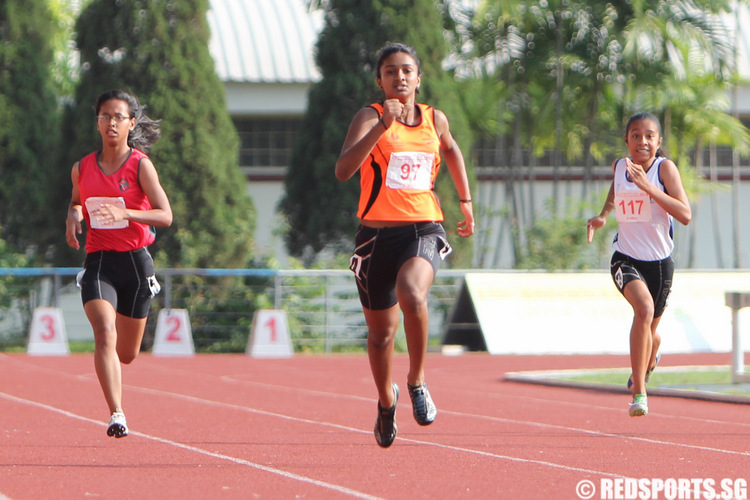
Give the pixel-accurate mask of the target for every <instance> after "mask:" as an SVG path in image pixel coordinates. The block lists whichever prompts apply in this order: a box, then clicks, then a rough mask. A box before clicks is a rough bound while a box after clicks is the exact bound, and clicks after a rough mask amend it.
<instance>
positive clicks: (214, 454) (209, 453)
mask: <svg viewBox="0 0 750 500" xmlns="http://www.w3.org/2000/svg"><path fill="white" fill-rule="evenodd" d="M0 397H3V398H5V399H8V400H11V401H15V402H17V403H21V404H25V405H29V406H35V407H37V408H41V409H43V410H47V411H51V412H53V413H59V414H61V415H64V416H66V417H68V418H73V419H76V420H81V421H83V422H87V423H90V424H95V425H97V426H100V427H106V426H107V424H105V423H103V422H99V421H98V420H94V419H91V418H88V417H84V416H83V415H78V414H76V413H73V412H70V411H68V410H63V409H62V408H56V407H54V406H50V405H47V404H44V403H39V402H37V401H32V400H29V399H24V398H19V397H17V396H13V395H12V394H7V393H4V392H0ZM130 436H138V437H142V438H144V439H149V440H151V441H156V442H158V443H162V444H166V445H169V446H174V447H176V448H181V449H183V450H188V451H192V452H194V453H198V454H201V455H205V456H208V457H212V458H217V459H220V460H226V461H229V462H232V463H234V464H237V465H245V466H247V467H252V468H253V469H258V470H261V471H263V472H269V473H271V474H276V475H278V476H282V477H284V478H287V479H293V480H295V481H300V482H302V483H307V484H312V485H314V486H319V487H321V488H326V489H329V490H333V491H336V492H339V493H343V494H345V495H349V496H352V497H355V498H364V499H368V500H382V499H381V498H380V497H376V496H373V495H369V494H367V493H363V492H361V491H356V490H352V489H350V488H346V487H344V486H339V485H337V484H332V483H327V482H325V481H320V480H318V479H312V478H309V477H306V476H301V475H299V474H294V473H292V472H287V471H283V470H281V469H276V468H274V467H269V466H267V465H263V464H259V463H255V462H251V461H249V460H245V459H242V458H237V457H232V456H229V455H224V454H223V453H217V452H213V451H208V450H204V449H202V448H198V447H197V446H191V445H189V444H185V443H180V442H177V441H172V440H170V439H165V438H162V437H159V436H153V435H151V434H145V433H143V432H137V431H136V432H134V431H131V432H130ZM0 500H3V499H2V497H0Z"/></svg>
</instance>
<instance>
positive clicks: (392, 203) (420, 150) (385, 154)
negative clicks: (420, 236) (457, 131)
mask: <svg viewBox="0 0 750 500" xmlns="http://www.w3.org/2000/svg"><path fill="white" fill-rule="evenodd" d="M416 106H417V107H418V108H419V111H420V116H421V120H420V123H419V124H417V125H413V126H411V125H406V124H404V123H401V122H400V121H398V120H396V121H394V122H393V123H392V124H391V126H390V128H388V130H387V131H386V132H385V133H384V134H383V136H382V137H381V138H380V140H379V141H378V143H377V144H376V145H375V147H374V148H373V150H372V152H371V153H370V155H369V156H368V157H367V159H366V160H365V161H364V163H363V164H362V166H361V167H360V187H361V193H360V196H359V208H358V211H357V216H358V217H359V218H360V219H361V220H365V221H367V220H370V221H404V222H420V221H435V222H441V221H442V220H443V211H442V209H441V208H440V202H439V201H438V199H437V196H436V194H435V179H436V178H437V174H438V170H439V169H440V139H439V137H438V133H437V130H436V128H435V110H434V109H433V108H432V107H430V106H427V105H426V104H419V103H417V104H416ZM370 107H371V108H373V109H375V110H376V111H377V112H378V115H380V116H382V114H383V106H382V105H381V104H379V103H375V104H371V105H370Z"/></svg>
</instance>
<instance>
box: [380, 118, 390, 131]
mask: <svg viewBox="0 0 750 500" xmlns="http://www.w3.org/2000/svg"><path fill="white" fill-rule="evenodd" d="M378 121H379V122H380V123H381V125H383V128H384V129H386V130H388V125H386V124H385V120H383V117H382V116H381V117H380V120H378Z"/></svg>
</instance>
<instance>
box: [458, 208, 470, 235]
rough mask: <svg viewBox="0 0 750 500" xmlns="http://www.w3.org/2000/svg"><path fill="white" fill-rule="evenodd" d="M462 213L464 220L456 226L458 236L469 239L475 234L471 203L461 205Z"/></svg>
mask: <svg viewBox="0 0 750 500" xmlns="http://www.w3.org/2000/svg"><path fill="white" fill-rule="evenodd" d="M461 211H462V212H463V213H464V217H465V218H464V220H462V221H461V222H459V223H458V224H457V225H456V229H457V230H458V235H459V236H461V237H462V238H468V237H469V236H471V235H472V234H474V211H473V210H472V207H471V202H469V203H461Z"/></svg>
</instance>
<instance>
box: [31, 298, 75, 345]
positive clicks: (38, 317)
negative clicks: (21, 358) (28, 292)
mask: <svg viewBox="0 0 750 500" xmlns="http://www.w3.org/2000/svg"><path fill="white" fill-rule="evenodd" d="M26 352H27V353H28V354H41V355H53V356H54V355H63V356H66V355H68V354H70V348H69V347H68V338H67V335H66V333H65V322H64V321H63V317H62V311H61V310H60V308H59V307H37V308H36V309H34V316H33V317H32V319H31V328H30V329H29V342H28V344H27V346H26Z"/></svg>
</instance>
